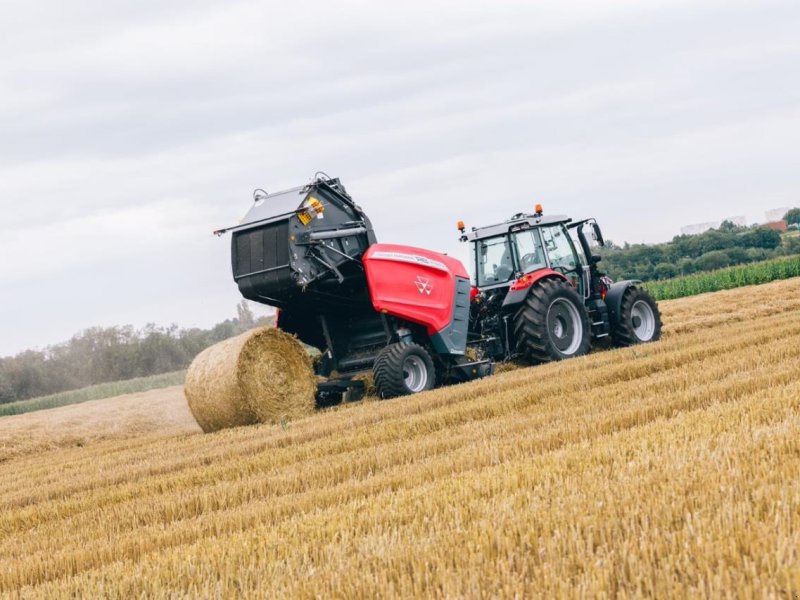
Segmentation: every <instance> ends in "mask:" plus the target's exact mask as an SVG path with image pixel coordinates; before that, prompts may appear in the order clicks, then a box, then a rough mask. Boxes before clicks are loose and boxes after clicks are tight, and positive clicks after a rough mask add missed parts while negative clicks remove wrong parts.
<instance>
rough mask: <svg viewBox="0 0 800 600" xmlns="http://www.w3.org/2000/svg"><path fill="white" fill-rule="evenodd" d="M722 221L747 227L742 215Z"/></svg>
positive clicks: (745, 219)
mask: <svg viewBox="0 0 800 600" xmlns="http://www.w3.org/2000/svg"><path fill="white" fill-rule="evenodd" d="M781 216H783V215H781ZM723 221H730V222H731V223H733V224H734V225H736V226H738V227H747V218H746V217H744V216H742V215H740V216H738V217H728V218H727V219H723Z"/></svg>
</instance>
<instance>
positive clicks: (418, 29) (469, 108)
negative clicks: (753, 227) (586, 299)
mask: <svg viewBox="0 0 800 600" xmlns="http://www.w3.org/2000/svg"><path fill="white" fill-rule="evenodd" d="M798 31H800V5H798V3H797V2H795V1H785V2H781V1H768V0H766V1H758V2H731V1H725V2H716V1H710V0H706V1H699V0H698V1H688V0H687V1H683V0H654V1H641V0H638V1H633V0H612V1H603V2H598V1H596V0H591V1H589V0H586V1H577V2H564V1H553V2H528V1H524V2H523V1H514V2H491V3H489V2H485V3H477V2H464V1H463V0H462V1H458V2H456V1H448V2H402V3H400V2H392V3H389V2H321V1H320V2H293V3H287V2H274V3H273V2H213V1H197V0H192V1H174V2H169V3H164V2H161V1H159V2H156V1H154V0H144V1H143V0H137V1H135V2H133V1H131V2H125V1H121V2H100V1H98V0H71V1H70V2H55V1H53V2H47V1H39V2H27V1H17V0H10V1H9V0H5V2H3V18H2V20H0V209H1V211H2V212H0V215H1V216H0V257H2V258H0V355H7V354H12V353H15V352H17V351H19V350H22V349H25V348H29V347H42V346H44V345H47V344H51V343H55V342H58V341H61V340H64V339H67V338H68V337H69V336H70V335H72V334H73V333H74V332H76V331H78V330H80V329H82V328H85V327H88V326H91V325H114V324H125V323H131V324H134V325H136V326H141V325H143V324H144V323H146V322H148V321H150V322H156V323H159V324H169V323H171V322H176V323H178V324H179V325H181V326H195V325H197V326H209V325H211V324H213V323H215V322H218V321H220V320H222V319H224V318H228V317H230V316H233V315H234V314H235V311H234V305H235V304H236V302H238V300H239V296H238V292H237V290H236V286H235V285H234V284H233V282H232V280H231V277H230V266H229V238H223V239H217V238H214V237H213V236H211V234H210V232H211V231H212V230H213V229H215V228H217V227H219V226H223V225H230V224H233V223H235V222H236V221H237V220H238V219H239V218H240V217H241V216H242V215H243V214H244V213H245V212H246V211H247V209H248V208H249V204H250V194H251V191H252V189H253V188H255V187H263V188H265V189H267V190H273V191H274V190H278V189H280V188H283V187H290V186H294V185H297V184H300V183H303V182H305V181H307V180H308V179H309V177H311V176H312V175H313V173H314V172H315V171H317V170H324V171H326V172H327V173H329V174H331V175H334V176H339V177H341V178H342V179H343V181H344V183H345V184H346V185H347V188H348V190H349V191H350V192H351V194H353V196H354V197H355V198H356V200H357V201H358V202H359V203H360V204H361V205H362V206H363V207H364V208H365V209H366V210H367V211H368V213H369V215H370V217H371V218H372V220H373V223H374V224H375V226H376V230H377V232H378V237H379V239H380V240H382V241H391V242H398V243H408V244H413V245H422V246H427V247H430V248H432V249H435V250H440V251H446V252H450V253H453V254H456V255H458V256H464V252H463V250H464V249H463V248H461V247H460V246H459V244H458V243H457V242H456V235H455V234H456V232H455V226H454V223H455V221H456V220H458V219H464V220H465V221H466V222H467V224H468V225H473V224H484V223H487V222H491V221H496V220H500V219H503V218H506V217H507V216H509V215H510V214H513V213H515V212H519V211H520V210H525V209H529V208H530V207H532V206H533V204H534V203H535V202H541V203H543V204H544V206H545V210H547V211H549V212H558V213H567V214H570V215H572V216H576V217H578V216H597V217H598V218H599V219H600V220H601V223H602V224H603V226H604V230H605V232H606V236H607V237H609V238H611V239H613V240H615V241H618V242H621V241H624V240H627V241H630V242H640V241H646V242H656V241H663V240H666V239H669V238H670V237H672V236H673V235H674V234H676V233H677V232H678V229H679V227H680V226H681V225H685V224H689V223H695V222H702V221H712V220H715V219H719V218H721V217H724V216H727V215H740V214H744V215H747V217H748V219H749V220H750V221H751V222H752V221H756V220H762V219H763V213H764V211H765V210H766V209H769V208H772V207H775V206H795V205H798V204H800V185H798V179H800V174H799V173H800V169H798V167H800V164H799V163H800V158H798V157H799V156H800V153H798V151H797V147H798V142H799V141H800V77H798V73H799V72H800V36H798Z"/></svg>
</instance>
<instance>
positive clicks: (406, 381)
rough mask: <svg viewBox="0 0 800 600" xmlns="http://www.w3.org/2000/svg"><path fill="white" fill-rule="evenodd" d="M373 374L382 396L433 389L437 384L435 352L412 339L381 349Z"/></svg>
mask: <svg viewBox="0 0 800 600" xmlns="http://www.w3.org/2000/svg"><path fill="white" fill-rule="evenodd" d="M372 373H373V376H374V379H375V390H376V392H377V394H378V397H379V398H381V399H384V400H388V399H389V398H397V397H398V396H407V395H409V394H416V393H417V392H422V391H425V390H430V389H433V387H434V385H435V384H436V369H435V367H434V366H433V359H432V358H431V355H430V354H428V351H427V350H425V348H423V347H422V346H420V345H418V344H413V343H408V342H400V343H397V344H390V345H388V346H386V347H385V348H384V349H383V350H381V351H380V353H379V354H378V357H377V358H376V359H375V364H374V365H373V367H372Z"/></svg>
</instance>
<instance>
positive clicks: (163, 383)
mask: <svg viewBox="0 0 800 600" xmlns="http://www.w3.org/2000/svg"><path fill="white" fill-rule="evenodd" d="M185 376H186V371H174V372H172V373H162V374H161V375H151V376H150V377H137V378H136V379H128V380H127V381H114V382H111V383H101V384H98V385H92V386H89V387H85V388H81V389H79V390H72V391H70V392H61V393H59V394H52V395H50V396H41V397H39V398H31V399H29V400H20V401H19V402H10V403H8V404H0V417H4V416H8V415H21V414H23V413H28V412H32V411H34V410H44V409H46V408H56V407H58V406H67V405H68V404H79V403H81V402H88V401H89V400H101V399H103V398H111V397H113V396H120V395H122V394H132V393H135V392H146V391H147V390H156V389H159V388H165V387H169V386H172V385H181V384H182V383H183V380H184V377H185Z"/></svg>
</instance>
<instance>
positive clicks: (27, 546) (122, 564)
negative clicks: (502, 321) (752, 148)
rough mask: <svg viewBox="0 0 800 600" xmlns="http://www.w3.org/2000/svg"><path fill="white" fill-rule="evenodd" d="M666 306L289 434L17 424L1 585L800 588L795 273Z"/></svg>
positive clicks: (736, 591)
mask: <svg viewBox="0 0 800 600" xmlns="http://www.w3.org/2000/svg"><path fill="white" fill-rule="evenodd" d="M661 306H662V312H663V314H664V322H665V328H664V330H665V337H664V340H663V341H662V342H660V343H658V344H652V345H648V346H640V347H636V348H630V349H625V350H612V351H600V352H594V353H593V354H591V355H589V356H587V357H584V358H580V359H574V360H571V361H566V362H563V363H559V364H551V365H546V366H542V367H535V368H527V369H518V370H513V371H510V372H506V373H503V374H500V375H497V376H495V377H492V378H489V379H486V380H482V381H477V382H473V383H470V384H466V385H461V386H455V387H450V388H445V389H441V390H436V391H434V392H430V393H425V394H420V395H417V396H414V397H408V398H403V399H397V400H392V401H388V402H379V401H374V400H367V401H364V402H361V403H358V404H353V405H348V406H344V407H340V408H337V409H334V410H329V411H326V412H324V413H318V414H315V415H313V416H311V417H308V418H306V419H303V420H299V421H294V422H292V423H290V424H289V426H288V427H287V428H282V427H278V426H254V427H246V428H239V429H236V430H228V431H224V432H221V433H217V434H210V435H203V434H199V433H197V432H196V431H197V430H196V426H195V425H194V424H193V423H192V422H191V420H190V417H189V416H188V411H187V412H185V413H181V412H180V411H181V410H185V407H184V406H183V404H182V402H183V401H182V398H181V397H180V394H177V393H175V392H174V390H173V391H172V392H169V393H165V394H164V396H163V398H164V399H162V401H161V403H159V402H158V401H155V400H152V398H151V400H152V402H153V404H151V405H150V408H149V409H148V408H146V407H147V406H148V405H147V403H143V404H141V405H140V404H138V403H131V402H127V404H125V406H127V407H129V408H128V410H130V411H133V412H135V410H136V409H135V408H130V407H141V410H142V412H143V413H145V414H146V413H147V411H148V410H149V411H150V413H151V414H152V411H153V410H155V408H156V407H158V409H159V410H162V411H164V412H165V413H166V414H171V415H172V416H173V418H172V420H170V421H169V423H168V426H165V429H164V430H159V428H158V427H154V428H147V429H146V431H142V432H136V431H134V432H131V431H125V428H124V427H119V426H118V424H117V427H116V429H114V423H113V419H111V421H106V420H103V419H100V420H99V422H98V423H96V425H95V427H89V429H90V430H91V431H92V432H93V434H94V437H91V438H87V439H84V440H83V441H82V442H81V443H80V444H75V443H72V442H70V441H69V439H67V438H64V440H63V443H60V444H54V446H55V449H52V450H44V449H43V448H45V447H46V444H45V445H44V446H42V445H38V446H37V445H36V444H33V445H30V444H31V440H32V439H35V438H36V436H37V435H38V436H43V439H44V440H45V442H46V440H47V439H48V437H47V436H48V434H47V433H42V431H44V430H46V427H44V426H42V427H40V428H39V429H35V428H34V429H33V430H31V431H34V433H31V434H30V435H28V436H27V437H26V438H25V439H26V440H27V442H26V443H29V447H26V448H22V447H21V446H20V447H18V448H17V449H16V450H14V446H15V443H14V442H13V441H9V440H11V439H12V438H11V437H10V436H11V435H12V434H13V433H14V431H17V432H19V431H20V430H22V428H23V427H25V423H26V422H25V421H23V420H22V419H24V418H25V417H28V418H32V417H34V415H33V414H32V415H22V416H19V417H7V418H4V419H2V420H0V447H3V448H4V451H5V455H0V461H2V462H0V481H2V486H0V593H2V594H6V595H9V596H13V597H23V598H26V597H37V598H38V597H75V596H78V597H108V598H130V597H141V596H144V597H164V598H176V597H183V596H186V597H237V596H247V597H264V598H275V597H292V598H312V597H319V598H331V597H339V598H358V597H409V596H425V597H431V596H434V597H514V596H515V595H519V597H547V598H550V597H554V596H567V597H573V596H575V597H581V596H582V597H598V596H599V597H603V596H605V597H612V596H613V597H617V596H623V597H625V596H642V595H654V596H657V597H673V596H679V597H685V596H717V597H752V596H765V597H776V598H783V597H785V598H792V597H793V595H796V594H800V279H791V280H787V281H782V282H778V283H773V284H768V285H764V286H760V287H749V288H741V289H738V290H732V291H728V292H719V293H716V294H711V295H705V296H698V297H694V298H685V299H681V300H675V301H669V302H663V303H662V304H661ZM154 397H155V396H154ZM117 402H121V403H125V401H124V400H117ZM100 404H102V402H97V403H86V404H82V405H79V406H76V407H70V408H74V409H75V410H76V411H78V410H84V411H89V412H87V413H86V414H87V415H89V414H94V415H95V417H96V415H97V412H94V413H92V411H97V410H99V408H98V406H99V405H100ZM92 405H94V406H92ZM170 407H171V408H170ZM63 410H66V409H55V410H53V411H44V412H42V413H35V414H39V415H44V416H43V417H39V418H40V419H43V420H44V422H47V421H48V420H52V419H56V420H57V419H58V418H60V417H58V416H57V414H58V411H63ZM78 414H79V413H77V412H76V413H75V415H78ZM131 414H132V413H130V414H128V416H129V417H131ZM75 415H73V416H75ZM76 418H77V417H76ZM87 418H90V417H89V416H87ZM27 424H28V426H29V427H30V422H27ZM54 429H59V430H60V432H61V434H62V435H64V432H65V429H69V427H66V426H61V427H59V428H52V427H51V434H50V435H52V431H54ZM98 432H99V433H98ZM103 432H105V433H103ZM45 442H42V443H43V444H44V443H45ZM19 444H22V442H19ZM795 597H796V596H795Z"/></svg>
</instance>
